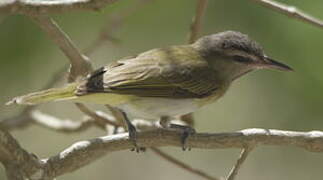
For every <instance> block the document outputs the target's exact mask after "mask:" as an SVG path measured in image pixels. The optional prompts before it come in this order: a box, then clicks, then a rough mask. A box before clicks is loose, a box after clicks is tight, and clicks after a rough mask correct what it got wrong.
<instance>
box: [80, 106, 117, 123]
mask: <svg viewBox="0 0 323 180" xmlns="http://www.w3.org/2000/svg"><path fill="white" fill-rule="evenodd" d="M75 105H76V106H77V107H78V108H79V110H80V111H82V112H83V113H84V114H86V115H88V116H90V117H91V118H93V119H95V120H96V122H97V123H98V124H99V126H101V127H102V128H103V129H105V127H106V125H107V124H109V125H113V126H117V127H118V126H119V124H118V123H117V122H115V120H113V119H110V118H107V117H104V116H102V115H101V114H98V113H96V112H95V111H92V110H91V109H89V108H88V107H86V106H85V105H84V104H80V103H75Z"/></svg>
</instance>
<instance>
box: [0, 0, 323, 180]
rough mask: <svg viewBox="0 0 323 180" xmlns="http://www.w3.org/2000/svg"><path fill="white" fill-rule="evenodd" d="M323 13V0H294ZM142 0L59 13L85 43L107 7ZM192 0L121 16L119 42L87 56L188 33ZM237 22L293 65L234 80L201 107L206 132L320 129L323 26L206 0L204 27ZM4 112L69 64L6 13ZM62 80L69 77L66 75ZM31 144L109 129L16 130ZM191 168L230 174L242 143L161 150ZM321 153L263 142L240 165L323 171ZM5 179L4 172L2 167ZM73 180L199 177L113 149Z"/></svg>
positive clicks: (163, 2)
mask: <svg viewBox="0 0 323 180" xmlns="http://www.w3.org/2000/svg"><path fill="white" fill-rule="evenodd" d="M282 2H284V3H289V4H293V5H295V6H297V7H299V8H301V9H303V10H305V11H307V12H309V13H310V14H312V15H314V16H317V17H319V18H321V19H323V11H322V8H323V1H322V0H311V1H292V0H285V1H282ZM136 4H137V1H129V0H128V1H120V2H117V3H115V4H113V5H110V6H108V7H106V8H104V9H103V10H102V11H100V12H89V11H82V12H69V13H65V14H62V15H54V18H55V20H56V21H57V22H58V23H59V24H60V25H61V27H62V28H63V29H64V31H65V32H66V33H68V34H69V35H70V37H71V38H72V39H73V40H74V42H75V43H76V44H77V46H78V47H79V48H80V49H85V48H86V47H88V46H89V45H91V44H92V42H93V41H94V40H95V39H96V38H97V36H98V33H99V32H100V31H101V29H102V27H103V26H105V25H106V24H107V23H110V21H111V18H110V15H112V14H115V13H121V12H123V11H125V10H126V11H127V9H128V8H129V7H132V6H135V5H136ZM195 4H196V3H195V1H193V0H191V1H187V0H177V1H173V0H153V1H152V2H150V3H147V4H146V5H145V6H144V7H141V8H140V9H138V10H137V11H136V12H135V13H133V14H132V15H131V16H129V17H127V18H126V19H125V20H124V21H123V26H122V27H121V28H119V29H117V32H116V33H115V34H114V35H115V36H116V37H118V38H120V39H121V44H119V45H111V44H110V43H106V44H105V45H104V46H102V47H101V48H100V49H97V50H96V51H95V53H94V54H92V55H91V56H90V58H91V59H92V61H93V63H94V64H95V67H99V66H101V65H104V64H107V63H109V62H111V61H113V60H116V59H118V58H121V57H124V56H128V55H133V54H136V53H139V52H142V51H145V50H148V49H151V48H155V47H164V46H168V45H173V44H183V43H186V41H187V35H188V29H189V25H190V23H191V19H192V16H193V15H194V11H195ZM224 30H237V31H241V32H243V33H246V34H249V36H250V37H252V38H253V39H255V40H257V41H258V42H259V43H260V44H262V45H263V46H264V48H265V50H266V52H267V54H268V55H270V56H271V57H273V58H275V59H277V60H280V61H282V62H285V63H287V64H289V65H290V66H291V67H293V68H294V69H295V70H296V71H295V72H293V73H282V72H277V71H269V70H263V71H258V72H253V73H250V74H249V75H247V76H245V77H243V78H241V79H239V80H238V81H236V82H235V83H234V84H233V86H232V87H231V89H230V90H229V92H228V93H227V94H226V95H225V96H224V97H223V98H222V99H220V100H219V101H218V102H217V103H215V104H212V105H209V106H207V107H205V108H203V109H201V110H199V111H197V112H196V113H195V117H196V120H197V122H196V129H197V130H198V131H200V132H222V131H236V130H240V129H244V128H256V127H259V128H268V129H269V128H275V129H285V130H296V131H310V130H323V120H322V118H323V111H322V107H323V94H322V92H323V71H322V69H323V68H322V67H323V54H322V53H323V51H322V50H323V30H322V29H319V28H317V27H313V26H311V25H308V24H305V23H302V22H299V21H297V20H294V19H291V18H288V17H286V16H284V15H281V14H278V13H276V12H273V11H272V10H269V9H266V8H263V7H261V6H259V5H258V4H255V3H252V1H247V0H245V1H233V0H232V1H226V0H213V1H210V2H209V4H208V9H207V13H206V16H205V19H204V25H203V32H202V34H211V33H216V32H220V31H224ZM0 49H1V50H0V62H1V64H0V65H1V66H0V86H1V94H0V102H2V103H1V105H0V108H1V109H0V118H5V117H10V116H12V115H15V114H17V113H19V112H20V110H21V109H22V108H21V107H15V106H13V107H5V106H4V105H3V104H4V102H6V101H7V100H9V99H10V98H11V97H13V96H17V95H21V94H25V93H27V92H32V91H35V90H39V89H41V88H42V87H44V85H45V84H46V82H48V81H49V79H51V77H52V76H53V74H54V73H55V72H56V71H58V70H59V69H61V68H62V67H64V66H65V65H66V64H67V62H68V61H67V58H66V57H65V56H64V55H63V53H62V52H61V51H60V50H59V49H58V48H57V46H56V45H55V44H53V43H52V42H51V41H50V40H49V39H48V38H47V36H46V35H45V34H44V33H43V32H42V31H41V30H40V29H39V27H37V26H36V25H35V24H34V23H33V22H32V21H30V19H29V18H27V17H25V16H21V15H16V16H9V17H6V18H4V19H3V20H2V22H1V24H0ZM61 84H62V83H61ZM40 109H41V110H42V111H44V112H47V113H49V114H52V115H55V116H57V117H60V118H69V119H74V120H79V119H81V116H82V114H81V113H79V112H78V110H77V109H76V108H75V107H74V106H73V104H72V103H69V102H58V103H50V104H45V105H42V106H41V107H40ZM12 134H13V135H14V137H15V138H17V139H18V141H19V142H20V144H21V145H22V146H23V147H24V148H26V149H27V150H28V151H30V152H33V153H35V154H37V155H38V156H39V157H41V158H44V157H48V156H50V155H54V154H56V153H57V152H59V151H61V150H63V149H64V148H66V147H68V146H69V145H71V144H72V143H73V142H76V141H79V140H84V139H90V138H94V137H97V136H102V135H104V133H103V132H102V131H100V130H98V129H95V128H92V129H90V130H87V131H85V132H82V133H75V134H62V133H57V132H53V131H50V130H47V129H44V128H42V127H38V126H30V127H28V128H26V129H23V130H15V131H12ZM163 149H164V150H166V151H167V152H170V153H171V154H172V155H175V156H176V157H178V158H179V159H182V160H184V161H185V162H187V163H188V164H191V165H192V166H193V167H196V168H198V169H202V170H204V171H206V172H208V173H210V174H212V175H216V176H225V175H226V174H227V173H228V172H229V170H230V168H231V166H232V165H233V164H234V163H235V160H236V158H237V157H238V154H239V150H237V149H224V150H200V149H193V150H192V151H190V152H182V151H181V149H180V148H163ZM322 165H323V155H322V154H320V153H311V152H307V151H305V150H302V149H297V148H294V147H284V146H281V147H270V146H260V147H258V148H257V149H256V150H255V151H253V152H252V153H251V155H250V156H249V157H248V160H247V161H246V163H245V164H244V165H243V168H242V169H241V171H240V173H239V175H238V179H241V180H253V179H255V180H256V179H257V180H259V179H261V180H272V179H293V180H303V179H322V176H323V174H322ZM0 179H5V174H4V169H3V168H2V167H1V168H0ZM58 179H61V180H67V179H68V180H73V179H75V180H76V179H117V180H119V179H120V180H123V179H141V180H151V179H155V180H165V179H185V180H195V179H200V178H199V177H196V176H195V175H192V174H190V173H188V172H186V171H183V170H182V169H179V168H177V167H175V166H174V165H173V164H170V163H168V162H166V161H163V160H161V159H160V158H159V157H158V156H155V155H154V154H153V153H151V152H149V151H148V152H147V153H140V154H136V153H132V152H130V151H123V152H116V153H113V154H110V155H108V156H105V157H104V158H101V159H100V160H98V161H96V162H94V163H92V164H90V165H88V166H86V167H84V168H82V169H80V170H78V171H76V172H73V173H71V174H66V175H63V176H61V177H58Z"/></svg>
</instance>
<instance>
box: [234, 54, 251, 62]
mask: <svg viewBox="0 0 323 180" xmlns="http://www.w3.org/2000/svg"><path fill="white" fill-rule="evenodd" d="M233 60H234V61H237V62H240V63H247V62H250V61H252V60H251V59H250V58H247V57H243V56H233Z"/></svg>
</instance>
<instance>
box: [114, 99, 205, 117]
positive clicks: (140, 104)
mask: <svg viewBox="0 0 323 180" xmlns="http://www.w3.org/2000/svg"><path fill="white" fill-rule="evenodd" d="M118 107H119V108H121V109H122V110H124V111H125V112H126V113H127V114H129V115H130V116H132V117H133V118H143V119H151V120H156V119H158V118H160V117H162V116H176V115H184V114H188V113H190V112H194V111H195V110H197V109H198V108H199V106H198V105H197V103H196V102H195V101H194V99H165V98H147V97H145V98H138V99H135V100H132V101H131V102H128V103H126V104H120V105H118Z"/></svg>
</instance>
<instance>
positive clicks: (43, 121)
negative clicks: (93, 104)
mask: <svg viewBox="0 0 323 180" xmlns="http://www.w3.org/2000/svg"><path fill="white" fill-rule="evenodd" d="M31 118H32V120H33V122H34V123H36V124H37V125H40V126H42V127H45V128H49V129H51V130H55V131H59V132H64V133H75V132H80V131H84V130H86V129H88V128H89V127H91V126H92V125H93V124H94V120H93V119H84V120H82V121H72V120H67V119H64V120H63V119H58V118H56V117H54V116H51V115H48V114H44V113H42V112H40V111H38V110H34V111H32V112H31Z"/></svg>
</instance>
